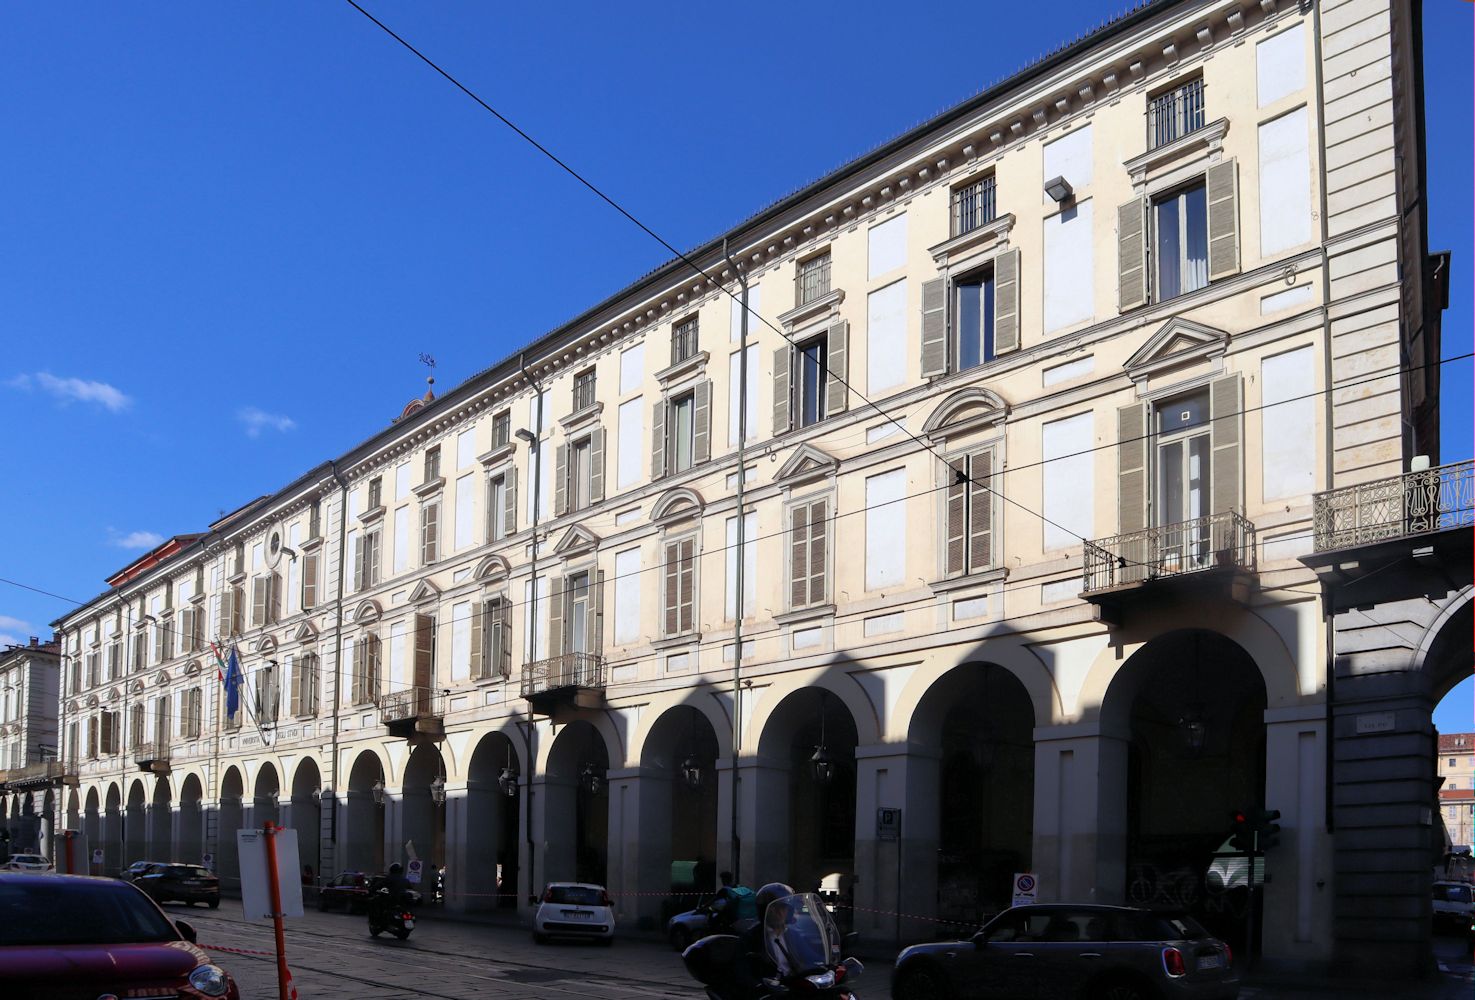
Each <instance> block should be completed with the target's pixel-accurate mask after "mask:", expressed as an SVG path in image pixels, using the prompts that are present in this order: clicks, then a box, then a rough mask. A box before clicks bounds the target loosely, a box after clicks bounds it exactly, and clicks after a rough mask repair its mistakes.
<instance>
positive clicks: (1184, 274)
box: [1152, 183, 1209, 302]
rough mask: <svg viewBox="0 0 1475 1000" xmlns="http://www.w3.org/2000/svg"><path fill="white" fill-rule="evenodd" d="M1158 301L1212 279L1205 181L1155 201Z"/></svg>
mask: <svg viewBox="0 0 1475 1000" xmlns="http://www.w3.org/2000/svg"><path fill="white" fill-rule="evenodd" d="M1152 253H1153V256H1154V258H1155V259H1156V267H1155V268H1154V269H1153V274H1154V277H1155V279H1156V295H1157V298H1156V301H1159V302H1161V301H1163V300H1165V299H1171V298H1173V297H1174V296H1177V295H1183V294H1184V293H1186V292H1192V291H1195V290H1197V289H1199V288H1203V287H1204V286H1205V285H1207V284H1208V283H1209V231H1208V209H1207V200H1206V198H1205V196H1204V185H1203V184H1202V183H1199V184H1195V185H1194V186H1192V187H1189V188H1184V189H1182V190H1180V191H1177V192H1175V193H1173V194H1170V195H1168V196H1167V197H1164V198H1159V199H1157V200H1156V201H1154V202H1153V203H1152Z"/></svg>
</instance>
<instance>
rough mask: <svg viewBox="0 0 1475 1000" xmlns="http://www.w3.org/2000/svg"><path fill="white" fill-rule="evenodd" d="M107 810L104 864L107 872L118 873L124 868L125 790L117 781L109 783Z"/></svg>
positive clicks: (104, 834) (103, 837)
mask: <svg viewBox="0 0 1475 1000" xmlns="http://www.w3.org/2000/svg"><path fill="white" fill-rule="evenodd" d="M104 801H105V803H106V805H105V809H106V812H105V813H104V816H103V831H102V843H103V866H104V868H106V870H107V874H109V875H116V874H118V873H119V872H120V871H122V870H123V867H124V862H123V792H122V790H121V789H119V788H118V786H117V784H116V783H110V784H109V785H108V793H107V797H106V799H105V800H104Z"/></svg>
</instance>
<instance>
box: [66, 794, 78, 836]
mask: <svg viewBox="0 0 1475 1000" xmlns="http://www.w3.org/2000/svg"><path fill="white" fill-rule="evenodd" d="M64 829H67V830H77V831H80V830H81V829H82V800H81V796H79V795H78V794H77V790H76V789H75V788H72V789H69V790H68V791H67V815H66V822H65V827H64Z"/></svg>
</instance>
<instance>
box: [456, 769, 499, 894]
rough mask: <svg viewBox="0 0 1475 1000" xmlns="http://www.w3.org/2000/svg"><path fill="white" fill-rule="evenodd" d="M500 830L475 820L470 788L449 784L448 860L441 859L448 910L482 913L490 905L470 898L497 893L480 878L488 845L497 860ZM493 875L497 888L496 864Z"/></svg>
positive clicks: (493, 867)
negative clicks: (496, 853) (473, 910)
mask: <svg viewBox="0 0 1475 1000" xmlns="http://www.w3.org/2000/svg"><path fill="white" fill-rule="evenodd" d="M498 829H500V827H494V826H492V825H491V824H490V823H487V822H486V821H485V818H484V817H480V816H478V817H473V816H472V802H471V798H470V794H469V789H468V787H467V785H465V784H451V783H450V782H447V783H446V856H445V857H444V858H442V859H441V863H442V864H444V865H445V866H446V900H445V906H446V909H448V910H454V911H455V912H457V913H464V912H466V911H467V910H470V909H483V908H485V907H484V904H485V903H486V902H487V901H486V900H485V899H481V898H472V897H471V896H470V895H469V894H470V893H473V892H474V893H477V894H478V897H480V896H481V895H483V894H485V893H487V892H493V893H495V892H496V889H495V888H492V889H487V888H486V887H485V880H484V879H482V878H479V877H478V874H479V866H480V864H481V858H480V855H482V854H483V853H484V852H485V851H486V850H487V849H488V846H489V845H488V842H489V841H490V848H491V850H492V851H493V853H494V856H495V851H496V836H497V834H496V831H497V830H498ZM492 871H493V875H492V883H493V886H495V884H496V874H495V872H496V865H495V862H493V865H492Z"/></svg>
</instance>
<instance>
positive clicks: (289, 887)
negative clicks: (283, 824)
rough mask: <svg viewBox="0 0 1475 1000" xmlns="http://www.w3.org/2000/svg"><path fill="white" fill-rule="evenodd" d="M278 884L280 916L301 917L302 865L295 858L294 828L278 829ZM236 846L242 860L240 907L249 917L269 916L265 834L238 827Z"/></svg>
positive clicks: (255, 918) (247, 917)
mask: <svg viewBox="0 0 1475 1000" xmlns="http://www.w3.org/2000/svg"><path fill="white" fill-rule="evenodd" d="M276 841H277V887H278V888H279V889H280V891H281V894H282V915H283V916H286V917H300V916H302V866H301V865H300V864H299V863H298V860H297V831H296V830H278V831H277V835H276ZM236 846H237V849H238V850H239V856H240V862H241V909H242V910H244V911H245V914H246V919H248V920H270V919H271V890H270V889H269V888H268V887H267V884H266V834H265V833H263V832H262V831H260V830H237V831H236Z"/></svg>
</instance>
